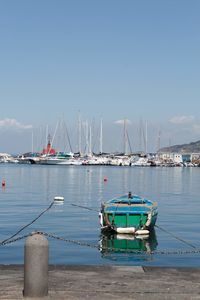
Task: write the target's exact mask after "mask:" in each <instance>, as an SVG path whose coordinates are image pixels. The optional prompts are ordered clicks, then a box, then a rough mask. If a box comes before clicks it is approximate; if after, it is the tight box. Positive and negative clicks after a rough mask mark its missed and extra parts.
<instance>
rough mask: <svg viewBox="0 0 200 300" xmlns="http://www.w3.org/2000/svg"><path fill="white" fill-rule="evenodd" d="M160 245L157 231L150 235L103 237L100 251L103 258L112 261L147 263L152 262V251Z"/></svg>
mask: <svg viewBox="0 0 200 300" xmlns="http://www.w3.org/2000/svg"><path fill="white" fill-rule="evenodd" d="M157 245H158V243H157V238H156V233H155V230H153V231H151V233H150V235H141V236H134V235H130V234H114V235H101V239H100V251H101V254H102V257H103V258H107V259H110V260H115V261H116V260H118V259H119V260H120V261H121V260H127V261H133V260H134V261H141V260H144V261H147V260H152V259H153V258H152V255H151V254H152V251H155V250H156V247H157Z"/></svg>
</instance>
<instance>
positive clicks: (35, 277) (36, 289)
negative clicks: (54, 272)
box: [23, 233, 49, 297]
mask: <svg viewBox="0 0 200 300" xmlns="http://www.w3.org/2000/svg"><path fill="white" fill-rule="evenodd" d="M48 257H49V246H48V241H47V239H46V238H45V237H44V236H43V235H41V234H38V233H36V234H34V235H32V236H29V237H28V238H27V239H26V242H25V246H24V291H23V295H24V297H45V296H47V295H48Z"/></svg>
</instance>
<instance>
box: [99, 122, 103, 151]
mask: <svg viewBox="0 0 200 300" xmlns="http://www.w3.org/2000/svg"><path fill="white" fill-rule="evenodd" d="M99 152H100V154H102V153H103V124H102V119H101V121H100V137H99Z"/></svg>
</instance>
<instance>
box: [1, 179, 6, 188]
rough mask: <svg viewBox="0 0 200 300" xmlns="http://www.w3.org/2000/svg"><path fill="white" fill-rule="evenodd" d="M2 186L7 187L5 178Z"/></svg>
mask: <svg viewBox="0 0 200 300" xmlns="http://www.w3.org/2000/svg"><path fill="white" fill-rule="evenodd" d="M1 186H2V187H5V186H6V181H5V179H3V180H2V183H1Z"/></svg>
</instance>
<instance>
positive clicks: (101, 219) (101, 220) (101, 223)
mask: <svg viewBox="0 0 200 300" xmlns="http://www.w3.org/2000/svg"><path fill="white" fill-rule="evenodd" d="M99 222H100V225H101V226H103V215H102V213H99Z"/></svg>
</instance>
